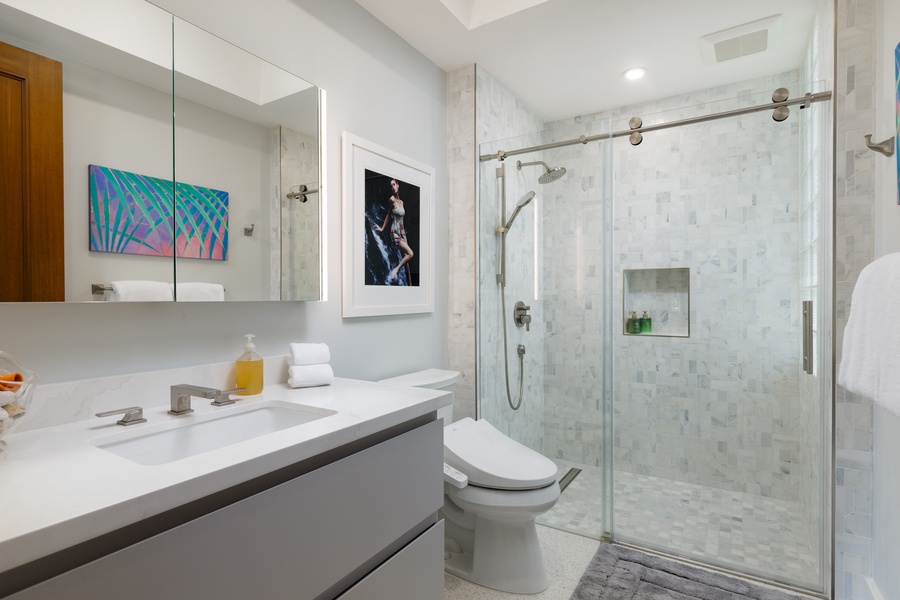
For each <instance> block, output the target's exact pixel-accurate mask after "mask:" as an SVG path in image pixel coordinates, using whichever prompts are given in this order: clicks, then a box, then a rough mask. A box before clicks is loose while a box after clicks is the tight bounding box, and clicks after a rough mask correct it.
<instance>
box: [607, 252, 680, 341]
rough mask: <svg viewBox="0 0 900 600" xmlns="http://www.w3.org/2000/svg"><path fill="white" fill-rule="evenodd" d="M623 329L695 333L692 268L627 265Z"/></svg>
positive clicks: (655, 333)
mask: <svg viewBox="0 0 900 600" xmlns="http://www.w3.org/2000/svg"><path fill="white" fill-rule="evenodd" d="M623 277H624V285H623V286H622V295H623V302H622V333H623V334H625V335H645V336H662V337H691V319H690V314H691V273H690V269H688V268H687V267H684V268H666V269H625V270H624V271H623Z"/></svg>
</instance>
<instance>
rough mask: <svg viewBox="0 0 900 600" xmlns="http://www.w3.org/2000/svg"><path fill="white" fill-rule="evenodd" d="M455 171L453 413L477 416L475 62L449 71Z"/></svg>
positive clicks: (452, 169)
mask: <svg viewBox="0 0 900 600" xmlns="http://www.w3.org/2000/svg"><path fill="white" fill-rule="evenodd" d="M447 143H448V146H449V147H448V149H447V157H448V161H449V165H448V172H449V176H450V189H449V193H450V209H449V218H450V286H449V288H450V298H449V302H448V304H449V310H450V315H449V321H448V323H447V326H448V336H447V337H448V341H449V344H450V348H449V352H448V356H449V361H450V363H449V365H448V366H449V368H450V369H453V370H455V371H459V372H460V378H459V381H458V382H457V384H456V387H455V389H454V396H453V418H454V420H458V419H462V418H465V417H471V418H473V419H474V418H475V381H476V354H475V256H476V243H475V220H476V219H475V197H476V184H475V173H476V170H477V168H478V167H477V164H478V163H477V157H476V153H477V150H478V149H477V147H476V144H475V65H470V66H467V67H462V68H460V69H456V70H455V71H450V72H449V73H447Z"/></svg>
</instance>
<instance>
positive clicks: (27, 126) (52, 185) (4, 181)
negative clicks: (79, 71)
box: [0, 42, 66, 302]
mask: <svg viewBox="0 0 900 600" xmlns="http://www.w3.org/2000/svg"><path fill="white" fill-rule="evenodd" d="M63 194H64V190H63V115H62V64H61V63H59V62H57V61H55V60H51V59H49V58H46V57H43V56H40V55H38V54H33V53H31V52H26V51H25V50H22V49H20V48H16V47H15V46H10V45H8V44H4V43H2V42H0V302H48V301H63V300H65V296H66V290H65V281H66V277H65V246H64V237H63V230H64V211H63V205H64V201H63Z"/></svg>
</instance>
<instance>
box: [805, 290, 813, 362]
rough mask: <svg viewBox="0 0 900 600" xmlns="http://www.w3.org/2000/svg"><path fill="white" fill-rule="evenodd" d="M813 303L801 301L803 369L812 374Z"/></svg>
mask: <svg viewBox="0 0 900 600" xmlns="http://www.w3.org/2000/svg"><path fill="white" fill-rule="evenodd" d="M812 319H813V303H812V300H804V301H803V371H804V372H806V373H808V374H809V375H812V374H813V356H812V352H813V320H812Z"/></svg>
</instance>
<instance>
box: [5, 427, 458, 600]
mask: <svg viewBox="0 0 900 600" xmlns="http://www.w3.org/2000/svg"><path fill="white" fill-rule="evenodd" d="M441 433H442V432H441V423H440V422H439V421H433V422H431V423H428V424H427V425H424V426H422V427H419V428H417V429H414V430H412V431H409V432H407V433H404V434H401V435H398V436H397V437H395V438H391V439H389V440H387V441H385V442H382V443H380V444H377V445H375V446H372V447H371V448H367V449H366V450H363V451H361V452H358V453H356V454H353V455H352V456H348V457H347V458H344V459H341V460H339V461H336V462H334V463H331V464H329V465H326V466H324V467H322V468H321V469H317V470H315V471H312V472H310V473H307V474H306V475H303V476H301V477H298V478H296V479H293V480H291V481H288V482H286V483H283V484H281V485H278V486H276V487H273V488H271V489H268V490H266V491H264V492H261V493H259V494H256V495H255V496H251V497H250V498H247V499H245V500H242V501H240V502H237V503H235V504H232V505H230V506H227V507H225V508H222V509H220V510H217V511H215V512H212V513H210V514H208V515H205V516H203V517H200V518H199V519H195V520H193V521H191V522H189V523H185V524H184V525H181V526H179V527H176V528H174V529H171V530H169V531H166V532H165V533H162V534H160V535H157V536H154V537H151V538H149V539H146V540H144V541H142V542H140V543H137V544H134V545H133V546H129V547H128V548H125V549H123V550H120V551H118V552H115V553H113V554H110V555H108V556H105V557H103V558H101V559H98V560H96V561H94V562H91V563H88V564H86V565H84V566H81V567H78V568H77V569H73V570H72V571H69V572H67V573H64V574H62V575H60V576H58V577H55V578H53V579H50V580H48V581H45V582H43V583H40V584H38V585H35V586H32V587H30V588H28V589H26V590H23V591H22V592H19V593H18V594H13V595H12V596H10V597H9V598H10V599H15V600H32V599H34V600H38V599H39V600H48V599H55V598H65V599H66V600H76V599H82V598H83V599H96V598H128V599H129V600H159V599H160V598H190V597H197V598H222V599H228V598H234V599H240V600H244V599H246V598H259V597H265V598H272V599H275V598H291V599H305V598H310V599H311V598H317V597H319V596H320V595H322V594H324V593H325V592H328V593H329V595H331V593H332V592H331V591H332V590H336V591H335V592H334V593H335V594H336V593H339V592H340V591H342V590H341V589H339V588H340V584H342V582H346V580H347V577H348V575H349V574H350V573H352V572H353V571H354V570H357V569H360V568H365V567H364V565H365V564H366V563H367V562H369V563H370V562H371V560H372V558H373V557H375V556H376V555H377V554H379V553H380V552H383V551H384V550H385V549H386V548H389V547H390V546H391V545H393V544H396V541H397V540H398V538H401V537H403V536H404V535H408V534H409V532H410V531H411V530H414V529H415V528H416V527H422V523H426V522H428V520H429V519H432V521H431V522H434V521H433V519H435V513H436V512H437V510H438V509H439V508H440V506H441V503H442V501H443V471H442V468H441V465H442V462H443V438H442V435H441ZM439 556H441V557H442V556H443V554H442V552H441V553H439ZM437 570H438V571H439V572H441V573H442V572H443V565H442V564H441V565H439V567H437ZM352 583H353V582H352V581H350V582H347V583H346V585H348V586H349V585H351V584H352ZM345 589H346V588H345Z"/></svg>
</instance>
